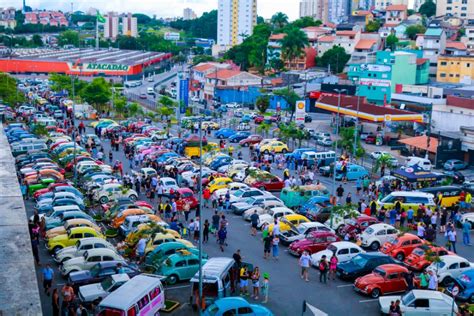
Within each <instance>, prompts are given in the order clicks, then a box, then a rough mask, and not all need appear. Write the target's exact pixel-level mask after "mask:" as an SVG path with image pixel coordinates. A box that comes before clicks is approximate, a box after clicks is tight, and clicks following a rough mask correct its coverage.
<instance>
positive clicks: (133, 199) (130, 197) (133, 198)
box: [128, 194, 138, 202]
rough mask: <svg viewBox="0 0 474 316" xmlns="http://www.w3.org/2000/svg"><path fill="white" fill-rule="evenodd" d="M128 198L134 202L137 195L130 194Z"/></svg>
mask: <svg viewBox="0 0 474 316" xmlns="http://www.w3.org/2000/svg"><path fill="white" fill-rule="evenodd" d="M128 198H129V199H130V200H132V202H135V201H136V200H137V199H138V197H137V196H136V195H135V194H132V195H130V196H129V197H128Z"/></svg>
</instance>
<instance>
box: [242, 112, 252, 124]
mask: <svg viewBox="0 0 474 316" xmlns="http://www.w3.org/2000/svg"><path fill="white" fill-rule="evenodd" d="M251 120H252V117H251V116H250V115H248V114H245V115H244V116H242V118H241V119H240V122H241V123H250V121H251Z"/></svg>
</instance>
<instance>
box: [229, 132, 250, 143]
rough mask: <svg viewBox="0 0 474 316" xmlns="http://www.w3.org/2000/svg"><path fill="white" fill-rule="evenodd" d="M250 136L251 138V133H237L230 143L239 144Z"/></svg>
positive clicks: (231, 137)
mask: <svg viewBox="0 0 474 316" xmlns="http://www.w3.org/2000/svg"><path fill="white" fill-rule="evenodd" d="M249 136H250V132H237V133H235V134H233V135H231V136H230V137H229V138H228V141H229V142H231V143H238V142H240V141H241V140H242V139H246V138H247V137H249Z"/></svg>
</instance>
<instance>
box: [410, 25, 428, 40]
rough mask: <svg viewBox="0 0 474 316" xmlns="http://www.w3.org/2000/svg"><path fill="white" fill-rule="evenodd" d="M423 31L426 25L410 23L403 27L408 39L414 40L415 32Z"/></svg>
mask: <svg viewBox="0 0 474 316" xmlns="http://www.w3.org/2000/svg"><path fill="white" fill-rule="evenodd" d="M425 31H426V27H424V26H423V25H421V24H416V25H410V26H408V27H407V28H406V29H405V35H406V36H408V38H409V39H411V40H414V39H416V35H417V34H420V33H425Z"/></svg>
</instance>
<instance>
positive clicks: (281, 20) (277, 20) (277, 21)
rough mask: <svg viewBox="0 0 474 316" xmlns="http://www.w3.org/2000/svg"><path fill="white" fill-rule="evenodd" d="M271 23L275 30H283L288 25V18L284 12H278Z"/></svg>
mask: <svg viewBox="0 0 474 316" xmlns="http://www.w3.org/2000/svg"><path fill="white" fill-rule="evenodd" d="M270 23H271V24H272V26H273V29H275V30H277V29H281V28H283V27H284V26H285V25H287V24H288V16H287V15H286V14H285V13H283V12H277V13H275V14H274V15H273V16H272V18H271V20H270Z"/></svg>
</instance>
